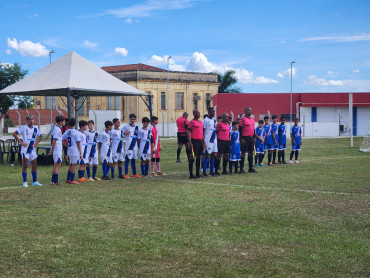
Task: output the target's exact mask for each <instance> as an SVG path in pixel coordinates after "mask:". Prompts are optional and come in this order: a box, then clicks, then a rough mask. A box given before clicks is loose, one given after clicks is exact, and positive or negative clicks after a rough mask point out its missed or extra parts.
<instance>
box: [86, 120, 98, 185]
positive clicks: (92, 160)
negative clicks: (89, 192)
mask: <svg viewBox="0 0 370 278" xmlns="http://www.w3.org/2000/svg"><path fill="white" fill-rule="evenodd" d="M87 123H88V128H89V130H88V131H87V132H86V143H87V153H88V160H89V164H88V165H87V167H86V172H87V178H88V180H89V181H100V180H101V179H99V178H98V177H97V176H96V172H97V171H98V165H99V157H98V146H97V144H98V141H99V133H98V132H97V131H95V130H94V126H95V123H94V121H93V120H90V121H88V122H87ZM90 166H92V167H93V172H92V176H91V172H90Z"/></svg>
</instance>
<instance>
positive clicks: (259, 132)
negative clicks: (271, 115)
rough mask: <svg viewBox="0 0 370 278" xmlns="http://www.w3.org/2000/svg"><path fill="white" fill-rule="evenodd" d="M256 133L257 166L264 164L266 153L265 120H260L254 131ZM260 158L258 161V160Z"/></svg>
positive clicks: (255, 160)
mask: <svg viewBox="0 0 370 278" xmlns="http://www.w3.org/2000/svg"><path fill="white" fill-rule="evenodd" d="M254 133H255V135H256V141H255V145H254V146H255V150H256V156H255V158H254V162H255V166H256V167H259V166H264V165H263V163H262V161H263V156H264V153H265V146H264V142H265V134H266V133H265V129H264V128H263V120H259V121H258V126H257V127H256V129H255V131H254ZM257 159H258V161H257Z"/></svg>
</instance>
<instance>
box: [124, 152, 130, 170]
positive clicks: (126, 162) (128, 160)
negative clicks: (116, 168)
mask: <svg viewBox="0 0 370 278" xmlns="http://www.w3.org/2000/svg"><path fill="white" fill-rule="evenodd" d="M129 163H130V159H128V157H127V156H126V158H125V175H128V164H129Z"/></svg>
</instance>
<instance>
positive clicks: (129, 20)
mask: <svg viewBox="0 0 370 278" xmlns="http://www.w3.org/2000/svg"><path fill="white" fill-rule="evenodd" d="M123 22H124V23H128V24H131V23H132V22H133V21H132V18H126V19H125V20H124V21H123Z"/></svg>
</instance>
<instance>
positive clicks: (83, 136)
mask: <svg viewBox="0 0 370 278" xmlns="http://www.w3.org/2000/svg"><path fill="white" fill-rule="evenodd" d="M80 137H81V142H80V144H81V152H82V158H83V159H86V158H87V141H86V133H85V132H82V131H81V130H80Z"/></svg>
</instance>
